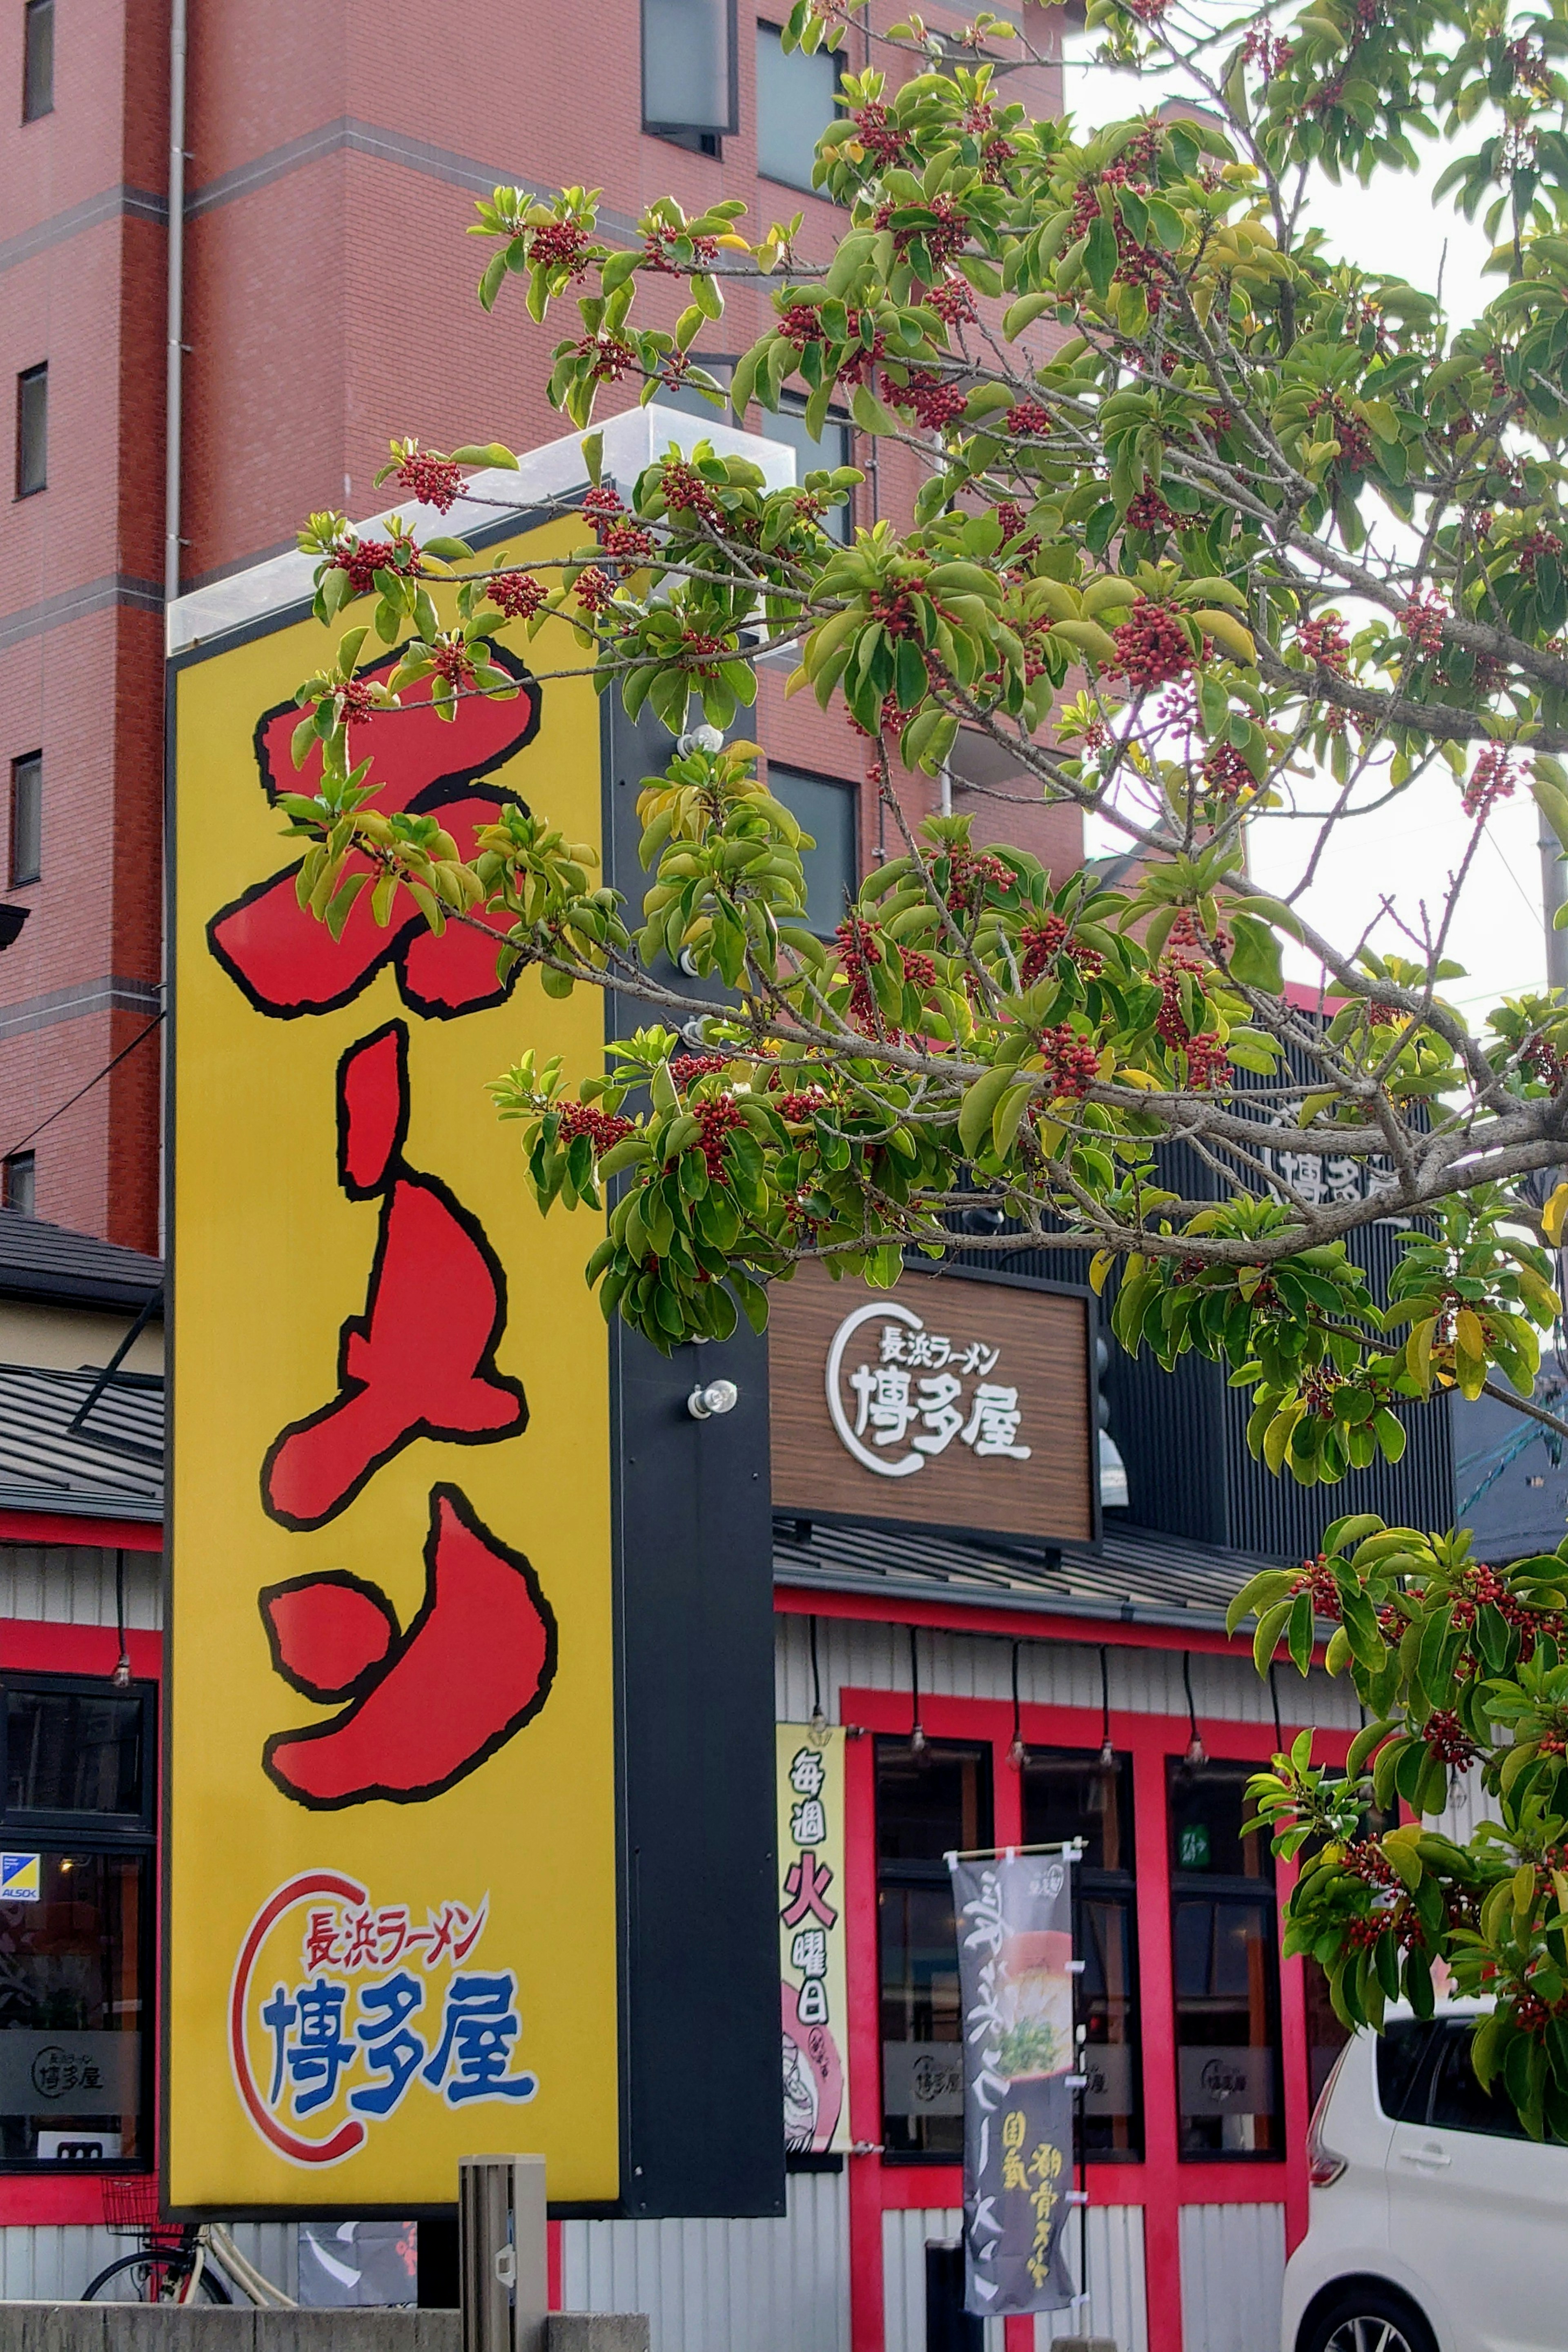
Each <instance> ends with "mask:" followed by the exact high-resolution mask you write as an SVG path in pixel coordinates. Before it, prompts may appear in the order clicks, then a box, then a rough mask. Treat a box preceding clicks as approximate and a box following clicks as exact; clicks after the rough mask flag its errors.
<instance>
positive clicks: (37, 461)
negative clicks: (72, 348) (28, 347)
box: [16, 361, 49, 499]
mask: <svg viewBox="0 0 1568 2352" xmlns="http://www.w3.org/2000/svg"><path fill="white" fill-rule="evenodd" d="M48 479H49V369H48V362H47V361H46V362H44V365H43V366H42V367H35V368H26V369H24V371H23V373H21V374H20V375H19V376H18V377H17V378H16V496H17V497H18V498H19V499H30V498H31V497H32V496H33V493H34V492H35V491H36V490H42V489H47V487H48Z"/></svg>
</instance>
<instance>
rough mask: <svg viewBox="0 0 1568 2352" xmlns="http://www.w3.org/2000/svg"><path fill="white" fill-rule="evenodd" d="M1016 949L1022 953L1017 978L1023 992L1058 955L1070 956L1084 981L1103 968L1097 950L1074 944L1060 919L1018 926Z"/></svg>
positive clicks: (1077, 943)
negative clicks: (1023, 988)
mask: <svg viewBox="0 0 1568 2352" xmlns="http://www.w3.org/2000/svg"><path fill="white" fill-rule="evenodd" d="M1018 945H1019V947H1020V948H1021V949H1022V950H1023V951H1024V953H1023V961H1022V963H1021V965H1020V966H1019V971H1018V977H1019V980H1020V982H1022V984H1023V986H1024V987H1026V988H1032V987H1033V986H1034V983H1035V982H1036V981H1037V980H1038V978H1039V976H1040V974H1041V973H1042V972H1043V971H1045V969H1046V967H1047V964H1049V963H1054V962H1055V961H1056V959H1057V957H1058V955H1068V956H1070V957H1071V958H1072V961H1074V963H1076V964H1077V966H1078V968H1079V971H1081V972H1082V973H1083V975H1084V977H1085V978H1086V979H1087V980H1092V979H1093V978H1094V977H1095V975H1096V973H1097V972H1100V971H1103V970H1104V968H1105V958H1104V957H1103V956H1102V955H1101V954H1100V950H1099V949H1098V948H1091V947H1089V945H1088V944H1087V942H1086V941H1084V940H1075V939H1074V938H1073V936H1072V934H1071V932H1070V931H1069V930H1068V925H1067V920H1066V918H1065V917H1064V916H1061V915H1047V916H1045V917H1043V918H1042V919H1040V920H1039V921H1036V920H1034V919H1032V918H1031V919H1029V920H1028V921H1027V922H1024V923H1020V924H1019V926H1018Z"/></svg>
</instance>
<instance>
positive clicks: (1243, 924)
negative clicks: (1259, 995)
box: [1230, 915, 1284, 996]
mask: <svg viewBox="0 0 1568 2352" xmlns="http://www.w3.org/2000/svg"><path fill="white" fill-rule="evenodd" d="M1231 922H1232V926H1233V928H1234V932H1235V943H1234V945H1233V946H1232V948H1231V951H1230V969H1231V973H1232V976H1233V977H1234V978H1235V979H1236V980H1237V981H1239V982H1240V983H1241V985H1242V987H1243V988H1256V989H1258V990H1259V991H1260V992H1263V993H1265V994H1267V995H1270V996H1278V995H1279V991H1280V989H1281V988H1282V986H1283V985H1284V974H1283V971H1282V970H1281V966H1280V961H1279V952H1280V951H1279V940H1277V939H1276V938H1275V936H1274V934H1273V932H1272V931H1271V930H1270V929H1269V928H1268V924H1267V923H1266V922H1264V921H1262V920H1261V919H1260V918H1259V917H1258V916H1257V915H1233V916H1232V918H1231Z"/></svg>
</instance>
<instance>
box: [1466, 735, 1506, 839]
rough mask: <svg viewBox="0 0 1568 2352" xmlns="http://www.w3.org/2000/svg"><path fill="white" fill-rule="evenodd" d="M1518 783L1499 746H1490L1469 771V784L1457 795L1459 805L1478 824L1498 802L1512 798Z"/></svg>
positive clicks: (1494, 744) (1491, 744)
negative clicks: (1515, 785)
mask: <svg viewBox="0 0 1568 2352" xmlns="http://www.w3.org/2000/svg"><path fill="white" fill-rule="evenodd" d="M1517 781H1518V780H1517V778H1516V777H1515V775H1514V772H1513V767H1512V763H1511V762H1510V759H1509V755H1508V753H1507V752H1506V751H1504V750H1503V749H1502V746H1501V745H1500V744H1498V743H1489V744H1488V745H1487V748H1486V750H1485V751H1483V752H1482V753H1481V755H1480V757H1479V760H1478V761H1476V764H1475V766H1474V768H1473V769H1472V770H1471V771H1470V781H1469V782H1468V784H1467V785H1466V786H1465V789H1464V791H1463V793H1461V794H1460V796H1459V806H1460V807H1461V808H1462V809H1463V810H1464V812H1465V814H1466V815H1467V816H1473V817H1475V818H1476V819H1477V820H1478V821H1479V820H1480V819H1481V818H1484V817H1485V816H1486V814H1487V813H1488V811H1489V809H1491V808H1492V807H1493V806H1494V805H1495V803H1497V802H1499V801H1506V800H1511V799H1512V797H1513V788H1514V784H1515V783H1516V782H1517Z"/></svg>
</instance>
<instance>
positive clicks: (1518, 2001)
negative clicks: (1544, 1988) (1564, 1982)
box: [1513, 1992, 1568, 2033]
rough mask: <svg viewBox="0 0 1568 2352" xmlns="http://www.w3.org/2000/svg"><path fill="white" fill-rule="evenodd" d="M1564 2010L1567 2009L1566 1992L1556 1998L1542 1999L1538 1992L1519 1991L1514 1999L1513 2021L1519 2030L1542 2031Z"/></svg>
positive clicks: (1567, 1997) (1567, 1998) (1525, 2031)
mask: <svg viewBox="0 0 1568 2352" xmlns="http://www.w3.org/2000/svg"><path fill="white" fill-rule="evenodd" d="M1564 2011H1568V1994H1564V1995H1563V1998H1562V1999H1561V2000H1542V1998H1541V1995H1540V1994H1539V1993H1538V1992H1521V1993H1519V1994H1517V1995H1516V1996H1515V1999H1514V2004H1513V2021H1514V2023H1515V2024H1516V2025H1517V2026H1518V2027H1519V2028H1520V2030H1521V2032H1524V2033H1543V2032H1545V2030H1546V2028H1547V2027H1548V2026H1549V2025H1550V2024H1551V2022H1552V2019H1553V2018H1554V2017H1561V2016H1562V2015H1563V2012H1564Z"/></svg>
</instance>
